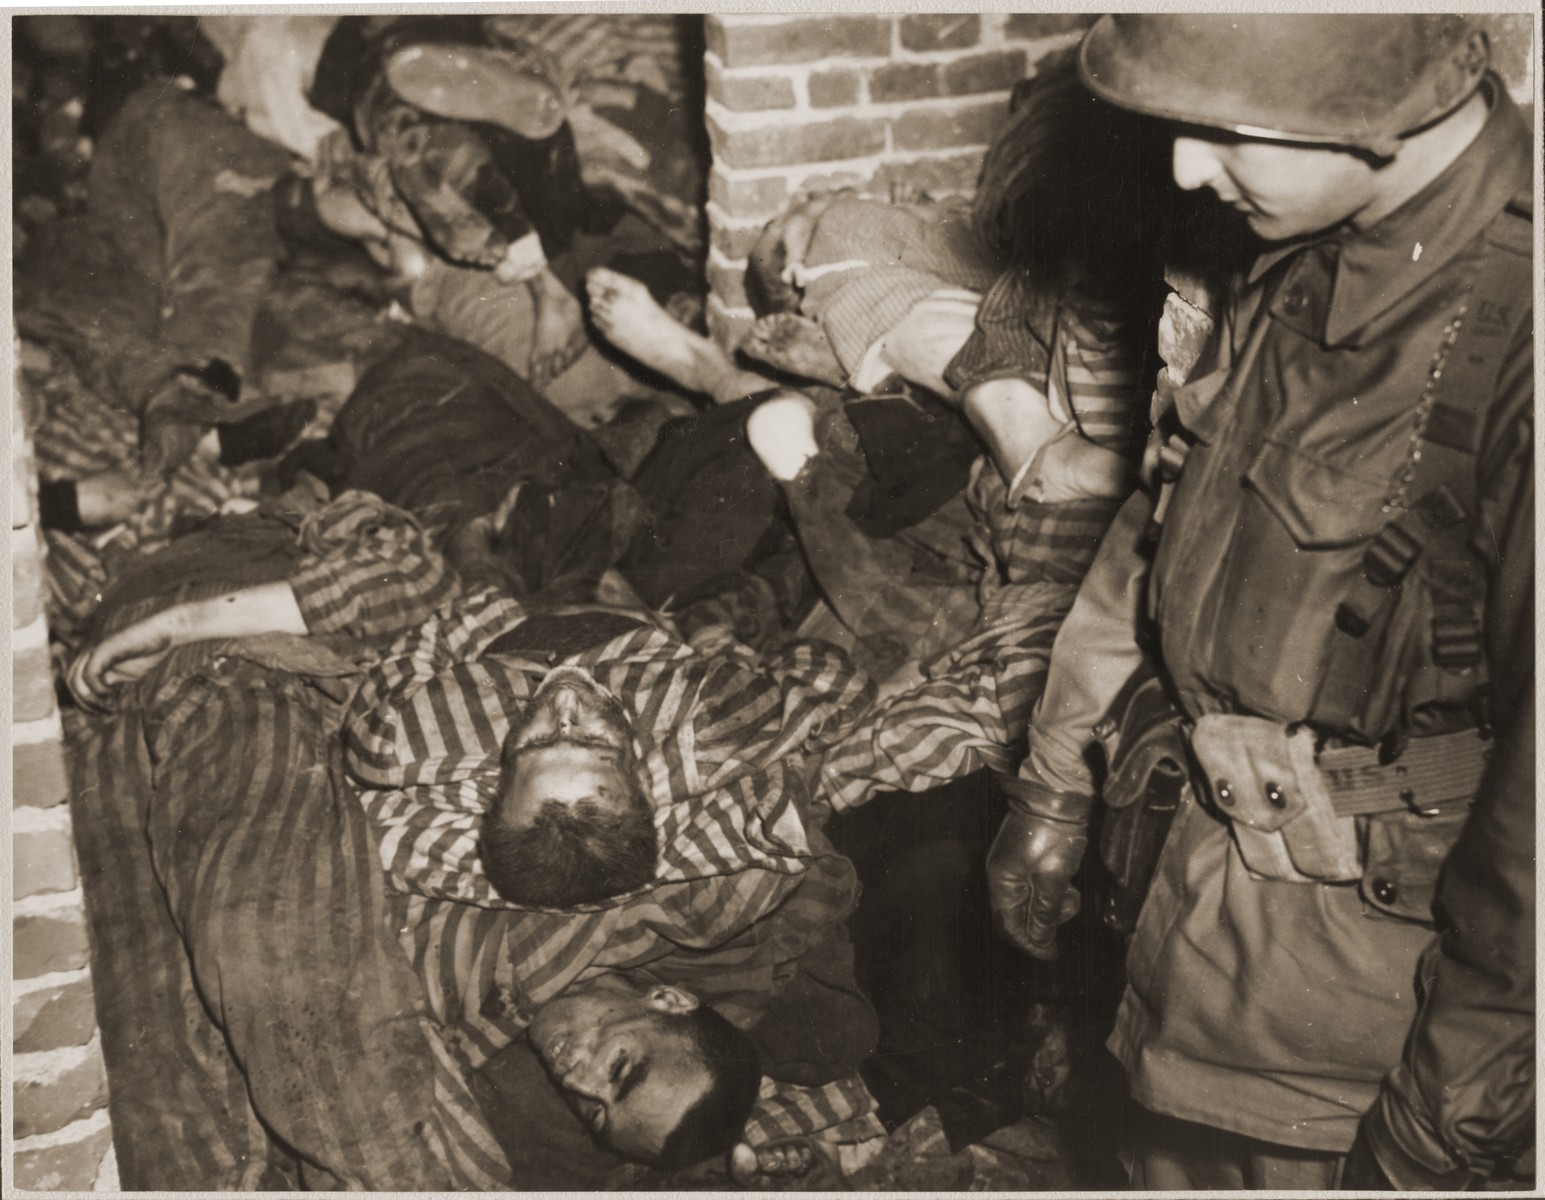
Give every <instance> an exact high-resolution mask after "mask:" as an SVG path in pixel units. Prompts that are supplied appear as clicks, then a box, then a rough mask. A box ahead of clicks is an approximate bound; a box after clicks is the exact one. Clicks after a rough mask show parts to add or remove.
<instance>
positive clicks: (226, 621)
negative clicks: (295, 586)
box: [68, 580, 310, 709]
mask: <svg viewBox="0 0 1545 1200" xmlns="http://www.w3.org/2000/svg"><path fill="white" fill-rule="evenodd" d="M309 632H310V630H309V629H308V628H307V627H306V619H305V617H303V616H302V615H301V611H300V605H299V604H298V603H297V601H296V599H295V593H294V591H292V590H291V588H290V585H289V584H288V583H286V582H284V581H282V580H281V581H280V582H278V583H265V584H261V585H259V586H257V587H251V588H245V589H243V590H242V591H239V592H231V593H228V594H226V595H224V596H214V597H211V598H209V599H207V600H190V601H187V602H186V603H183V604H176V605H173V606H172V607H171V608H168V609H164V610H162V611H161V612H158V613H156V614H154V615H153V616H149V617H146V618H145V619H144V620H143V621H137V622H136V623H135V624H133V625H130V626H129V627H128V628H126V629H120V630H119V631H118V632H117V633H115V634H112V635H111V636H109V637H107V638H104V639H103V640H102V641H101V642H98V643H97V644H96V645H95V646H92V647H90V648H89V649H87V650H84V651H82V652H81V653H80V655H79V656H78V657H77V658H76V659H75V662H74V663H72V664H71V666H70V672H69V676H68V679H69V685H70V691H71V692H72V693H73V694H74V695H75V698H76V699H77V700H78V701H80V703H81V705H82V706H83V707H85V708H87V709H95V708H99V707H100V706H101V704H102V702H103V701H104V700H105V699H106V696H107V694H108V693H109V692H110V691H112V689H113V688H115V687H118V686H120V685H121V684H124V683H132V682H134V681H135V680H138V679H142V678H143V677H144V676H145V675H146V674H148V673H149V671H150V670H151V669H152V668H153V667H154V666H155V665H156V664H157V663H158V662H160V661H161V658H162V657H163V656H164V655H165V654H166V652H167V651H168V650H170V649H172V647H174V646H181V645H186V644H187V643H189V642H201V641H207V640H209V639H212V638H241V637H255V636H257V635H258V634H263V633H290V634H295V635H297V636H300V637H305V636H306V635H307V634H308V633H309Z"/></svg>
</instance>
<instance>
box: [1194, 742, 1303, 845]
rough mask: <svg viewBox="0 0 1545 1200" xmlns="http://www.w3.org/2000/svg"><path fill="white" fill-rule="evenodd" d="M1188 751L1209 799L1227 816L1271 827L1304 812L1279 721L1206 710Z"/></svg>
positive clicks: (1262, 827)
mask: <svg viewBox="0 0 1545 1200" xmlns="http://www.w3.org/2000/svg"><path fill="white" fill-rule="evenodd" d="M1191 750H1192V752H1193V753H1194V754H1195V755H1196V760H1197V762H1198V763H1200V764H1201V767H1202V771H1203V773H1204V774H1205V775H1206V776H1207V783H1208V785H1209V787H1210V788H1211V790H1212V799H1213V802H1214V803H1215V804H1217V806H1218V808H1219V809H1220V810H1221V811H1222V812H1223V813H1224V815H1225V816H1227V817H1229V818H1231V819H1232V820H1235V821H1238V822H1241V823H1242V824H1245V825H1248V826H1250V827H1251V828H1252V829H1260V830H1263V831H1266V832H1274V831H1276V830H1278V829H1281V828H1282V827H1283V826H1284V825H1286V824H1287V823H1288V822H1289V821H1291V820H1293V819H1294V818H1295V817H1297V816H1298V815H1299V814H1300V813H1302V812H1303V811H1304V808H1305V805H1306V797H1305V795H1304V791H1303V788H1302V787H1300V786H1299V780H1298V778H1297V776H1298V766H1297V764H1296V763H1295V762H1294V758H1293V754H1292V746H1291V744H1290V739H1289V736H1288V734H1287V731H1286V729H1285V728H1284V727H1283V726H1281V725H1278V724H1277V723H1275V722H1273V721H1263V720H1261V719H1260V718H1259V717H1244V716H1234V715H1229V714H1225V713H1212V714H1209V715H1208V716H1205V717H1202V718H1201V719H1200V720H1198V721H1197V723H1196V729H1195V730H1194V731H1193V732H1192V734H1191Z"/></svg>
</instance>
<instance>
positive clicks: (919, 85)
mask: <svg viewBox="0 0 1545 1200" xmlns="http://www.w3.org/2000/svg"><path fill="white" fill-rule="evenodd" d="M938 94H939V64H938V63H890V64H889V65H887V66H883V67H876V68H875V69H874V70H873V71H872V72H870V75H869V99H870V100H871V101H873V102H874V103H875V104H889V103H891V102H892V101H895V100H922V99H926V98H929V97H933V96H937V95H938Z"/></svg>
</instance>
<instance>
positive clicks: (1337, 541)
mask: <svg viewBox="0 0 1545 1200" xmlns="http://www.w3.org/2000/svg"><path fill="white" fill-rule="evenodd" d="M1245 482H1246V484H1247V485H1248V486H1249V488H1250V490H1251V491H1253V492H1255V493H1256V494H1258V495H1259V496H1260V497H1261V500H1262V502H1263V503H1265V505H1266V507H1267V508H1269V509H1271V511H1272V512H1273V513H1274V514H1275V515H1276V517H1277V519H1278V520H1279V521H1281V522H1282V524H1283V525H1284V526H1285V527H1286V529H1287V531H1288V533H1289V534H1291V535H1292V538H1293V540H1294V541H1295V542H1297V543H1298V545H1300V546H1303V547H1305V548H1306V549H1308V548H1319V547H1323V548H1332V547H1336V546H1354V545H1356V544H1357V543H1359V542H1363V541H1366V540H1367V539H1368V538H1370V537H1372V536H1373V535H1374V534H1375V533H1377V532H1378V531H1379V530H1380V529H1382V528H1383V527H1384V525H1385V524H1386V523H1387V522H1388V521H1389V519H1390V515H1391V514H1389V513H1386V512H1384V511H1383V505H1384V499H1385V496H1386V494H1387V493H1386V486H1385V485H1384V484H1376V483H1373V482H1372V481H1370V480H1368V479H1366V478H1364V477H1362V476H1359V475H1351V474H1348V473H1347V472H1345V471H1341V470H1337V469H1336V468H1335V467H1331V466H1327V465H1326V464H1325V463H1322V462H1319V461H1318V460H1316V459H1312V458H1306V457H1305V456H1303V455H1302V454H1299V453H1298V452H1297V451H1295V450H1293V449H1292V448H1291V447H1289V446H1284V445H1281V444H1279V443H1276V442H1268V443H1267V444H1266V446H1265V447H1264V448H1263V449H1262V450H1261V452H1260V454H1258V455H1257V456H1256V458H1255V461H1254V462H1253V463H1251V464H1250V469H1249V470H1248V471H1246V472H1245Z"/></svg>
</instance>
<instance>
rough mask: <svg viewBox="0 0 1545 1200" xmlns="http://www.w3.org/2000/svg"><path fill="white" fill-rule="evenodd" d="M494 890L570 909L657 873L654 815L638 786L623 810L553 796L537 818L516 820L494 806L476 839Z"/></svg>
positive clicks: (637, 884) (521, 899) (505, 895)
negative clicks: (505, 817) (512, 822)
mask: <svg viewBox="0 0 1545 1200" xmlns="http://www.w3.org/2000/svg"><path fill="white" fill-rule="evenodd" d="M478 850H479V852H480V853H481V855H482V858H483V869H484V870H485V871H486V872H487V873H488V882H489V883H491V884H492V885H493V889H494V891H496V892H497V893H499V895H500V896H502V897H503V898H504V899H506V900H508V901H509V902H510V903H511V904H521V905H527V906H530V907H534V908H571V907H573V906H574V905H576V904H593V903H596V902H597V901H601V900H609V899H611V898H612V897H613V896H621V895H623V894H624V893H625V892H631V891H632V890H633V889H634V888H638V887H642V886H643V885H644V884H646V883H648V882H649V881H650V880H651V879H653V878H654V876H655V863H656V860H657V859H658V858H659V851H660V848H659V840H658V838H657V836H656V834H655V827H654V813H653V812H652V811H651V810H650V808H649V805H648V803H647V802H646V801H645V799H644V796H643V793H642V792H641V791H639V790H638V789H637V787H636V785H635V788H634V791H633V792H632V793H631V794H630V795H629V797H628V802H627V805H626V807H625V808H624V809H623V810H622V811H621V812H617V813H613V812H608V811H606V810H603V809H602V808H600V807H599V806H598V805H596V804H594V803H593V802H591V801H589V800H581V801H579V802H578V803H577V804H574V805H572V806H570V805H565V804H559V803H558V802H557V801H555V800H552V801H548V802H547V803H546V804H544V805H542V807H541V808H540V809H539V810H538V811H537V814H536V816H535V817H533V818H532V819H531V821H529V822H527V823H525V824H522V825H510V824H507V823H504V822H501V821H500V820H499V810H498V807H497V806H496V807H495V808H494V810H493V811H492V812H490V813H489V814H488V817H487V819H485V820H484V822H483V830H482V834H481V836H480V837H479V838H478Z"/></svg>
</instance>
